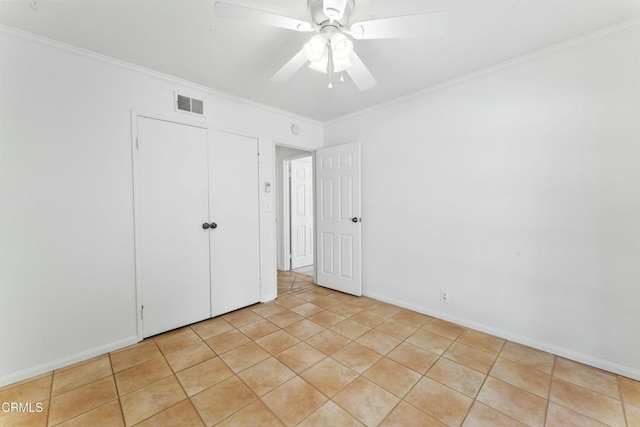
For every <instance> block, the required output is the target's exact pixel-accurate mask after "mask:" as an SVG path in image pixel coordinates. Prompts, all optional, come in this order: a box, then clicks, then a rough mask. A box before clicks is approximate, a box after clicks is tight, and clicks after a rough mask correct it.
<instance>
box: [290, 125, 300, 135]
mask: <svg viewBox="0 0 640 427" xmlns="http://www.w3.org/2000/svg"><path fill="white" fill-rule="evenodd" d="M291 133H292V134H294V135H300V126H298V125H297V124H295V123H294V124H292V125H291Z"/></svg>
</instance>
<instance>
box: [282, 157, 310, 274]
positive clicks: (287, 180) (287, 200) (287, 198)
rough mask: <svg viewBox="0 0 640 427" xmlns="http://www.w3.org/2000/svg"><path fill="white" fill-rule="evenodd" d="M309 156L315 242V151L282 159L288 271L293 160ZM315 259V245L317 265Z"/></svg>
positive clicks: (288, 263)
mask: <svg viewBox="0 0 640 427" xmlns="http://www.w3.org/2000/svg"><path fill="white" fill-rule="evenodd" d="M307 157H311V176H312V180H311V185H312V191H313V200H312V205H311V212H312V214H311V215H312V217H313V239H314V242H315V238H316V236H315V234H316V209H315V207H316V190H315V187H314V186H315V184H316V181H315V178H316V173H315V171H316V167H315V164H314V162H315V160H316V157H315V151H312V152H307V153H304V154H302V153H301V154H296V155H293V156H289V157H285V158H284V159H282V161H283V162H282V163H283V168H282V172H283V175H284V176H283V177H282V183H283V187H284V188H283V193H282V197H283V199H282V201H283V208H282V211H283V212H282V217H283V218H282V228H283V231H284V242H282V243H283V245H284V254H285V259H284V266H285V267H286V269H287V271H289V270H291V174H290V172H291V162H292V161H293V160H298V159H304V158H307ZM314 245H315V243H314ZM315 261H316V251H315V247H314V251H313V263H314V265H315Z"/></svg>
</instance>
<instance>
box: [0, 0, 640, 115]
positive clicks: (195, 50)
mask: <svg viewBox="0 0 640 427" xmlns="http://www.w3.org/2000/svg"><path fill="white" fill-rule="evenodd" d="M228 1H231V2H234V3H238V4H242V5H246V6H251V7H255V8H261V9H265V10H269V11H272V12H275V13H280V14H284V15H288V16H291V17H294V18H298V19H304V20H308V13H307V9H306V4H307V1H306V0H269V1H266V0H228ZM355 2H356V8H355V12H354V14H353V17H352V19H351V21H352V22H356V21H361V20H368V19H375V18H382V17H388V16H398V15H404V14H413V13H421V12H430V11H436V10H447V11H448V12H449V28H448V30H447V32H446V34H445V35H444V37H442V38H441V39H439V40H433V41H423V40H362V41H355V42H354V44H355V49H356V52H357V53H358V54H359V55H360V57H361V58H362V60H363V61H364V62H365V64H366V65H367V66H368V67H369V69H370V70H371V72H372V73H373V74H374V75H375V77H376V78H377V80H378V86H376V87H374V88H373V89H371V90H369V91H367V92H362V93H361V92H358V90H357V89H356V88H355V86H354V85H353V83H352V82H350V81H349V78H348V77H346V76H345V79H346V80H347V81H346V82H345V83H344V84H336V85H335V87H334V89H332V90H329V89H328V88H327V83H328V81H327V79H328V77H327V75H325V74H321V73H318V72H316V71H312V70H310V69H308V68H306V67H305V68H303V69H302V70H301V71H300V72H298V73H297V74H296V75H295V76H294V77H293V78H292V79H291V80H290V81H289V82H287V83H284V84H280V83H272V82H270V81H269V77H270V76H271V75H272V74H273V73H274V72H275V71H276V70H278V69H279V68H280V67H281V66H282V65H283V64H284V63H285V62H286V61H287V60H288V59H289V58H290V57H291V56H293V55H294V54H295V53H297V52H298V51H299V50H300V48H301V47H302V45H303V44H304V43H305V42H306V41H307V39H308V38H309V37H310V34H309V33H306V34H305V33H298V32H294V31H288V30H284V29H279V28H271V27H265V26H260V25H254V24H250V23H244V22H238V21H230V20H226V19H221V18H217V17H216V16H215V15H214V12H213V3H214V0H75V1H68V0H39V1H37V3H36V9H37V10H33V8H32V6H33V4H32V3H33V2H32V1H31V0H14V1H11V0H9V1H7V0H2V1H0V23H2V24H4V25H7V26H10V27H14V28H18V29H22V30H25V31H28V32H31V33H35V34H38V35H42V36H44V37H48V38H51V39H54V40H59V41H62V42H64V43H68V44H71V45H75V46H79V47H82V48H85V49H88V50H91V51H95V52H99V53H101V54H104V55H108V56H111V57H114V58H117V59H120V60H124V61H127V62H130V63H133V64H137V65H140V66H143V67H147V68H150V69H153V70H157V71H161V72H164V73H167V74H170V75H173V76H177V77H180V78H182V79H185V80H189V81H192V82H195V83H198V84H201V85H204V86H208V87H211V88H214V89H217V90H220V91H224V92H227V93H231V94H234V95H238V96H241V97H244V98H248V99H251V100H254V101H258V102H261V103H264V104H268V105H271V106H274V107H277V108H281V109H283V110H287V111H290V112H294V113H297V114H301V115H303V116H307V117H309V118H313V119H316V120H320V121H326V120H330V119H332V118H336V117H339V116H342V115H345V114H348V113H350V112H353V111H357V110H360V109H363V108H367V107H369V106H372V105H375V104H378V103H381V102H385V101H388V100H391V99H394V98H397V97H399V96H403V95H407V94H410V93H412V92H415V91H418V90H421V89H424V88H427V87H429V86H433V85H435V84H438V83H442V82H444V81H447V80H451V79H453V78H456V77H460V76H463V75H465V74H468V73H470V72H473V71H476V70H479V69H482V68H485V67H488V66H491V65H495V64H498V63H501V62H504V61H507V60H509V59H513V58H516V57H518V56H521V55H524V54H527V53H529V52H532V51H535V50H538V49H542V48H545V47H548V46H551V45H554V44H557V43H560V42H563V41H565V40H569V39H572V38H575V37H577V36H580V35H582V34H587V33H590V32H593V31H596V30H598V29H600V28H603V27H607V26H611V25H614V24H618V23H621V22H624V21H628V20H631V19H634V18H637V17H638V16H640V0H355Z"/></svg>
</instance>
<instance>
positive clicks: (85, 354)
mask: <svg viewBox="0 0 640 427" xmlns="http://www.w3.org/2000/svg"><path fill="white" fill-rule="evenodd" d="M137 342H138V337H137V336H135V335H134V336H130V337H127V338H124V339H121V340H119V341H114V342H111V343H109V344H105V345H101V346H99V347H94V348H91V349H89V350H85V351H81V352H80V353H75V354H72V355H70V356H66V357H62V358H60V359H57V360H53V361H51V362H46V363H43V364H40V365H37V366H34V367H32V368H27V369H23V370H21V371H18V372H15V373H12V374H9V375H5V376H4V377H0V387H2V386H5V385H9V384H13V383H15V382H18V381H22V380H26V379H28V378H31V377H35V376H37V375H41V374H46V373H47V372H51V371H53V370H55V369H59V368H63V367H65V366H69V365H73V364H74V363H78V362H82V361H83V360H87V359H91V358H92V357H95V356H100V355H102V354H106V353H109V352H110V351H114V350H118V349H120V348H123V347H126V346H129V345H132V344H135V343H137Z"/></svg>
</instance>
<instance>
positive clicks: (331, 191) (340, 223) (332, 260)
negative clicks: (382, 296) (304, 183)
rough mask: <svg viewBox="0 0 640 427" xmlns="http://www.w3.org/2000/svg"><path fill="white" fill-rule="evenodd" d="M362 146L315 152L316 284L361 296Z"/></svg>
mask: <svg viewBox="0 0 640 427" xmlns="http://www.w3.org/2000/svg"><path fill="white" fill-rule="evenodd" d="M360 165H361V160H360V143H359V142H356V143H351V144H344V145H337V146H334V147H329V148H323V149H320V150H317V151H316V195H317V196H316V199H317V208H316V209H317V210H316V212H317V214H316V220H317V226H316V227H317V228H316V230H317V235H316V246H317V250H316V267H315V272H316V283H317V284H319V285H322V286H326V287H328V288H331V289H335V290H338V291H341V292H346V293H349V294H353V295H358V296H360V295H362V272H361V262H362V260H361V258H362V243H361V225H360V221H361V218H360V215H361V212H360V209H361V205H360Z"/></svg>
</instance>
